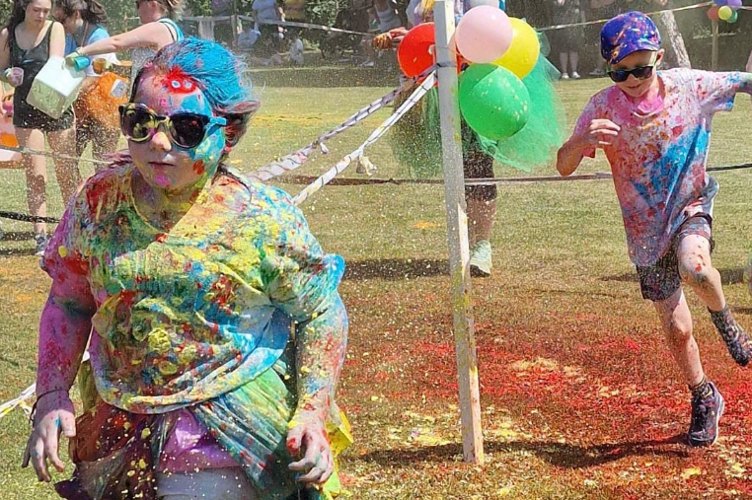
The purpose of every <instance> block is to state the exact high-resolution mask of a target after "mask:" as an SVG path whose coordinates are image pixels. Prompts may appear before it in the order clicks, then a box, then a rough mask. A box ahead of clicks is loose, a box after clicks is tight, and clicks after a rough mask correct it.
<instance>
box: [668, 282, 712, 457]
mask: <svg viewBox="0 0 752 500" xmlns="http://www.w3.org/2000/svg"><path fill="white" fill-rule="evenodd" d="M653 305H654V307H655V310H656V311H657V312H658V316H659V318H660V320H661V325H662V326H663V331H664V333H665V335H666V340H667V341H668V347H669V350H670V351H671V355H672V356H673V357H674V360H675V361H676V364H677V365H678V366H679V370H681V372H682V375H683V376H684V380H685V382H686V383H687V385H688V386H689V389H690V391H691V392H692V419H691V422H690V424H689V431H688V432H687V438H688V441H689V444H690V445H691V446H710V445H712V444H713V443H715V442H716V440H717V439H718V422H719V420H720V419H721V415H722V414H723V409H724V405H725V403H724V401H723V396H721V393H720V392H718V389H717V388H716V387H715V385H714V384H713V383H712V382H710V381H709V380H708V379H707V378H706V377H705V373H704V372H703V369H702V362H701V361H700V350H699V348H698V347H697V342H695V338H694V336H693V335H692V315H691V314H690V312H689V307H688V306H687V300H686V298H685V297H684V292H683V291H682V289H681V288H679V289H678V290H677V291H676V292H674V294H673V295H671V297H669V298H668V299H666V300H661V301H658V302H654V303H653Z"/></svg>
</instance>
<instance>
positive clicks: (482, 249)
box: [470, 240, 491, 278]
mask: <svg viewBox="0 0 752 500" xmlns="http://www.w3.org/2000/svg"><path fill="white" fill-rule="evenodd" d="M470 275H471V276H479V277H484V278H485V277H487V276H491V243H490V242H489V241H488V240H481V241H479V242H478V243H476V244H475V246H474V247H473V250H472V251H471V252H470Z"/></svg>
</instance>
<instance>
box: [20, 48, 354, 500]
mask: <svg viewBox="0 0 752 500" xmlns="http://www.w3.org/2000/svg"><path fill="white" fill-rule="evenodd" d="M241 74H242V67H241V65H240V63H239V62H238V61H237V59H235V58H234V56H232V55H231V54H230V53H229V52H228V51H227V50H225V49H224V48H222V47H221V46H219V45H217V44H215V43H211V42H206V41H202V40H196V39H190V40H185V41H181V42H178V43H175V44H172V45H169V46H168V47H166V48H164V49H163V50H161V51H160V52H159V53H157V55H156V57H155V58H154V59H153V61H152V62H150V63H147V65H146V66H145V67H144V68H143V69H142V71H141V72H140V73H139V75H138V76H137V78H136V81H135V83H134V87H133V92H132V95H131V99H130V101H129V103H128V104H127V105H125V106H123V107H122V108H121V128H122V130H123V133H124V135H125V136H126V137H127V138H128V154H123V155H122V157H121V158H120V159H119V160H118V161H116V162H115V163H114V164H113V165H112V166H111V167H110V168H108V169H105V170H104V171H102V172H99V173H97V174H95V175H94V176H92V177H91V178H90V179H89V180H88V181H87V182H86V184H85V185H84V186H83V188H82V190H81V191H80V193H79V194H78V196H77V197H76V199H75V200H74V201H73V202H72V203H71V204H70V206H69V207H68V209H67V211H66V212H65V215H64V216H63V220H62V222H61V223H60V225H59V226H58V229H57V231H56V232H55V234H54V236H53V238H52V240H51V242H50V245H49V246H48V250H47V252H46V254H45V257H44V268H45V270H46V271H47V272H48V273H49V274H50V276H51V277H52V280H53V282H52V288H51V291H50V295H49V299H48V301H47V304H46V306H45V309H44V312H43V314H42V320H41V327H40V342H39V370H38V374H37V394H38V397H37V402H36V413H35V415H34V429H33V432H32V434H31V437H30V439H29V443H28V447H27V451H26V455H25V458H24V465H28V464H29V463H31V464H32V465H33V467H34V469H35V470H36V472H37V475H38V477H39V479H40V480H44V481H49V480H50V476H49V474H48V471H47V460H50V461H51V463H52V464H53V465H54V466H55V467H57V468H58V469H61V470H62V467H63V465H62V462H61V461H60V459H59V458H58V452H57V447H58V443H57V439H58V438H57V436H58V434H59V432H60V431H62V432H63V433H64V434H65V435H66V436H68V437H70V438H71V447H70V454H71V457H72V460H73V462H74V463H75V465H76V470H75V473H74V475H73V477H72V478H71V479H70V480H68V481H64V482H61V483H58V484H57V485H56V487H57V490H58V493H59V494H60V495H61V496H62V497H63V498H67V499H70V500H80V499H81V500H83V499H86V500H111V499H129V500H130V499H141V500H150V499H151V500H153V499H157V498H164V499H170V500H178V499H180V500H186V499H194V498H195V499H199V498H201V499H205V500H211V499H217V500H219V499H222V500H240V499H243V500H249V499H260V500H267V499H268V500H276V499H280V500H283V499H286V498H288V497H290V496H292V498H295V499H297V498H310V497H313V498H319V497H321V496H323V498H332V496H336V494H337V491H338V481H337V476H336V472H335V471H334V459H333V452H332V449H334V451H335V452H337V451H338V449H341V448H342V443H346V441H347V439H348V438H349V433H348V431H347V423H346V421H345V420H342V419H341V418H342V417H341V416H340V414H339V411H338V410H337V407H336V405H335V403H334V391H335V386H336V383H337V380H338V377H339V373H340V370H341V365H342V362H343V358H344V352H345V342H346V335H347V315H346V312H345V308H344V306H343V304H342V301H341V300H340V297H339V294H338V292H337V287H338V284H339V281H340V279H341V277H342V273H343V271H344V263H343V261H342V258H341V257H339V256H337V255H327V254H324V253H323V251H322V249H321V247H320V246H319V244H318V242H317V241H316V239H315V238H314V237H313V236H312V235H311V233H310V231H309V229H308V226H307V224H306V221H305V219H304V218H303V216H302V214H301V213H300V211H299V210H298V209H297V208H295V207H294V206H293V205H292V202H291V199H290V198H289V197H288V196H287V194H285V193H284V192H282V191H280V190H278V189H275V188H272V187H268V186H265V185H262V184H257V183H252V182H250V181H248V180H246V179H245V178H244V177H243V176H242V175H240V174H239V173H237V172H235V171H233V170H231V169H230V168H228V167H227V166H225V165H224V163H223V160H224V159H225V158H226V157H227V155H228V154H229V153H230V151H231V150H232V148H233V147H234V146H235V145H236V144H237V143H238V141H239V140H240V138H241V137H242V135H243V134H244V132H245V129H246V126H247V123H248V120H249V118H250V116H251V114H252V113H253V111H254V110H255V109H256V108H257V106H258V102H257V101H255V100H254V99H253V98H252V97H251V94H250V91H249V89H248V88H246V87H244V86H242V84H241V81H240V79H241ZM92 327H93V328H92ZM90 331H91V332H92V334H91V336H90V335H89V332H90ZM87 342H89V347H88V351H89V353H90V356H91V369H92V370H91V374H90V376H89V377H87V376H85V375H86V374H84V376H83V377H82V378H83V379H84V386H85V387H86V388H87V390H84V391H83V392H84V407H85V412H84V414H83V415H82V416H80V417H79V418H78V419H77V420H76V421H75V422H74V414H73V404H72V403H71V400H70V399H69V395H68V393H69V390H70V388H71V385H72V384H73V381H74V378H75V377H76V373H77V371H78V368H79V363H80V361H81V358H82V354H83V352H84V349H85V348H86V345H87ZM93 387H95V389H94V390H92V389H93ZM330 443H331V444H330ZM305 485H316V486H317V487H316V488H303V486H305ZM299 488H303V489H302V490H299ZM308 495H310V496H308Z"/></svg>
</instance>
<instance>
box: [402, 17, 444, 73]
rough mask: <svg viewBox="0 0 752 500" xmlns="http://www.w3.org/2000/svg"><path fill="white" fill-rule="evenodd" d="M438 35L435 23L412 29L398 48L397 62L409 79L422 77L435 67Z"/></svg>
mask: <svg viewBox="0 0 752 500" xmlns="http://www.w3.org/2000/svg"><path fill="white" fill-rule="evenodd" d="M434 45H436V35H435V33H434V26H433V23H425V24H421V25H419V26H416V27H415V28H413V29H411V30H410V31H408V32H407V35H405V38H404V39H403V40H402V43H400V44H399V47H398V48H397V61H398V62H399V65H400V68H401V69H402V72H403V73H404V74H405V76H407V77H408V78H412V77H415V76H418V75H420V74H421V73H423V72H424V71H425V70H427V69H428V68H430V67H431V66H433V63H434V49H433V46H434Z"/></svg>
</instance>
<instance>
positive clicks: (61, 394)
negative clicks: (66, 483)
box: [21, 390, 76, 482]
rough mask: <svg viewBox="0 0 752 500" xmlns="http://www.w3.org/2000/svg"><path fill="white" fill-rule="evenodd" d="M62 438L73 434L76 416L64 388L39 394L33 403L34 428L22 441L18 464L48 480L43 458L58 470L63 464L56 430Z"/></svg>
mask: <svg viewBox="0 0 752 500" xmlns="http://www.w3.org/2000/svg"><path fill="white" fill-rule="evenodd" d="M61 432H62V433H64V434H65V436H66V437H68V438H72V437H75V436H76V416H75V412H74V409H73V403H72V402H71V400H70V397H68V393H67V392H66V391H62V390H60V391H54V392H49V393H47V394H43V395H42V396H41V397H40V398H39V399H38V400H37V405H36V414H35V415H34V428H33V429H32V431H31V436H29V442H28V443H26V451H25V452H24V458H23V463H22V464H21V467H24V468H25V467H28V465H29V463H31V465H32V467H34V471H35V472H36V473H37V478H38V479H39V480H40V481H45V482H49V481H50V474H49V471H48V470H47V460H49V461H50V462H52V465H54V466H55V468H56V469H57V470H58V471H60V472H62V471H63V470H64V469H65V464H63V461H62V460H60V456H59V455H58V443H59V437H60V433H61Z"/></svg>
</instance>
